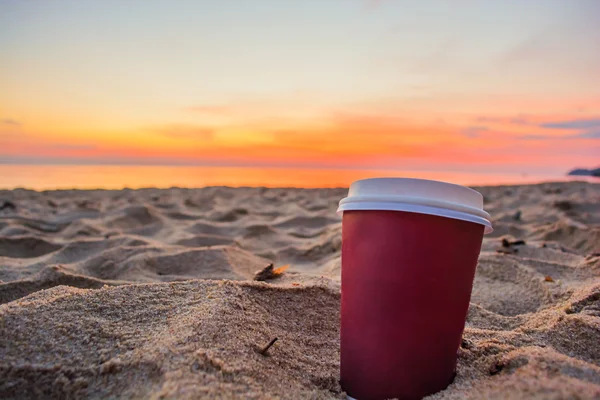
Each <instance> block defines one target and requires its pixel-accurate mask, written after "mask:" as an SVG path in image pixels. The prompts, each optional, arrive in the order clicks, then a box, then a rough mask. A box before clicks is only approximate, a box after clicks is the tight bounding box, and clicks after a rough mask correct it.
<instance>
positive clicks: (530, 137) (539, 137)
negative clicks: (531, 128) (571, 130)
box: [517, 135, 564, 140]
mask: <svg viewBox="0 0 600 400" xmlns="http://www.w3.org/2000/svg"><path fill="white" fill-rule="evenodd" d="M517 139H519V140H552V139H554V140H556V139H564V137H561V136H559V137H556V136H549V135H522V136H517Z"/></svg>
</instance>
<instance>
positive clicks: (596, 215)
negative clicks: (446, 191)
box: [0, 182, 600, 399]
mask: <svg viewBox="0 0 600 400" xmlns="http://www.w3.org/2000/svg"><path fill="white" fill-rule="evenodd" d="M478 190H480V191H481V192H482V193H483V194H484V196H485V202H486V209H487V210H488V211H489V212H490V213H491V215H492V216H493V222H494V226H495V229H496V231H495V232H494V233H493V234H491V235H489V236H486V238H485V240H484V244H483V248H482V252H481V255H480V260H479V265H478V269H477V274H476V278H475V283H474V288H473V295H472V299H471V306H470V310H469V316H468V321H467V326H466V329H465V333H464V339H463V343H462V346H461V348H460V350H459V359H458V371H457V372H458V373H457V377H456V379H455V381H454V383H453V384H452V385H451V386H450V387H449V388H448V389H446V390H444V391H442V392H440V393H437V394H435V395H433V396H430V399H464V398H467V399H481V398H486V399H496V398H498V399H500V398H501V399H505V398H514V399H522V398H544V399H547V398H556V399H559V398H560V399H562V398H579V399H592V398H600V185H599V184H590V183H583V182H571V183H552V184H540V185H532V186H503V187H483V188H478ZM345 193H346V190H344V189H317V190H308V189H264V188H239V189H232V188H222V187H213V188H205V189H193V190H192V189H190V190H188V189H177V188H175V189H168V190H158V189H147V190H135V191H134V190H122V191H52V192H42V193H38V192H34V191H26V190H14V191H0V206H1V207H0V398H80V397H92V398H105V397H113V398H114V397H126V398H129V397H134V398H256V399H258V398H260V399H263V398H292V399H343V398H345V394H344V393H343V392H342V389H341V388H340V386H339V383H338V380H339V372H338V368H339V337H338V336H339V323H338V322H339V310H338V309H339V301H340V282H339V281H340V248H341V237H340V232H341V221H340V219H339V217H337V216H336V214H335V209H336V206H337V202H338V201H339V199H340V198H342V197H343V196H344V195H345ZM502 239H505V240H504V242H505V246H503V244H502ZM516 240H524V241H525V244H516V245H513V244H510V243H513V242H514V241H516ZM269 263H274V264H275V266H282V265H285V264H290V267H289V269H288V270H287V271H286V272H285V273H284V274H283V275H282V276H281V277H280V278H278V279H275V280H272V281H269V282H254V281H252V279H253V276H254V273H255V272H256V271H257V270H260V269H262V268H264V267H265V266H266V265H268V264H269ZM274 338H277V339H278V340H277V342H276V343H275V344H274V345H273V346H272V347H271V348H270V349H269V350H268V351H267V352H266V354H264V355H263V354H261V350H262V348H263V347H264V346H266V345H267V344H268V343H269V342H270V341H271V340H272V339H274Z"/></svg>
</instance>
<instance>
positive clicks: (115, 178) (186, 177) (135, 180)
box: [0, 164, 600, 190]
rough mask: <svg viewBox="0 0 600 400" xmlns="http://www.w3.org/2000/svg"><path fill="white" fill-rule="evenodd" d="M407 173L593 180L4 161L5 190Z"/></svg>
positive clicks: (338, 183)
mask: <svg viewBox="0 0 600 400" xmlns="http://www.w3.org/2000/svg"><path fill="white" fill-rule="evenodd" d="M374 177H407V178H420V179H431V180H440V181H445V182H451V183H456V184H460V185H466V186H499V185H524V184H537V183H544V182H562V181H589V182H600V180H599V179H598V178H594V177H589V176H569V175H567V173H565V174H563V175H561V174H557V173H545V174H542V173H524V172H523V173H506V172H504V173H502V172H498V173H492V172H473V171H441V170H438V171H436V170H409V169H407V170H398V169H383V168H380V169H365V168H355V169H353V168H322V167H314V168H306V167H303V168H298V167H281V166H271V167H264V166H258V167H257V166H198V165H57V164H54V165H32V164H3V165H0V190H12V189H29V190H69V189H81V190H90V189H106V190H120V189H143V188H159V189H165V188H172V187H180V188H201V187H207V186H229V187H296V188H339V187H348V186H349V185H350V183H352V182H353V181H355V180H358V179H365V178H374Z"/></svg>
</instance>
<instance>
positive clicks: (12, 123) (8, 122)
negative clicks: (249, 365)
mask: <svg viewBox="0 0 600 400" xmlns="http://www.w3.org/2000/svg"><path fill="white" fill-rule="evenodd" d="M0 124H2V125H10V126H21V123H20V122H19V121H17V120H15V119H12V118H3V119H0Z"/></svg>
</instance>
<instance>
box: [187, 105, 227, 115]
mask: <svg viewBox="0 0 600 400" xmlns="http://www.w3.org/2000/svg"><path fill="white" fill-rule="evenodd" d="M186 111H191V112H194V113H199V114H213V115H223V114H230V113H232V112H233V111H234V110H233V107H231V106H192V107H186Z"/></svg>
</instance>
